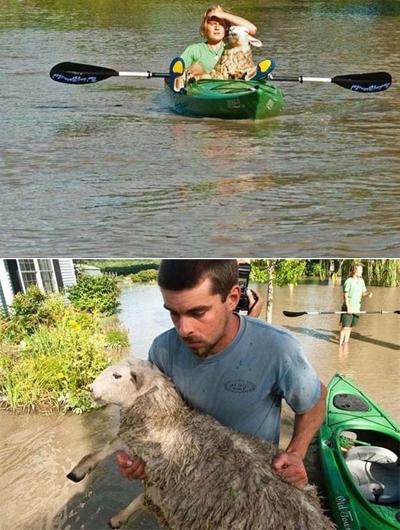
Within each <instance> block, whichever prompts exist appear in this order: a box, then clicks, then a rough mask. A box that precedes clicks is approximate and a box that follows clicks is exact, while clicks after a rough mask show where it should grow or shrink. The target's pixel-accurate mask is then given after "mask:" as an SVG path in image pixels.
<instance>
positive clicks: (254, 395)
mask: <svg viewBox="0 0 400 530" xmlns="http://www.w3.org/2000/svg"><path fill="white" fill-rule="evenodd" d="M149 360H150V361H151V362H152V363H154V364H155V365H156V366H157V367H158V368H159V369H160V370H161V371H162V372H164V373H165V374H166V375H168V376H169V377H170V378H171V379H172V380H173V382H174V383H175V385H176V386H177V387H178V388H179V390H180V391H181V393H182V395H183V397H184V399H185V400H186V402H187V403H188V404H189V405H191V406H192V407H193V408H195V409H197V410H199V411H201V412H203V413H206V414H209V415H210V416H213V417H214V418H216V419H217V420H218V421H219V422H220V423H222V424H223V425H227V426H229V427H231V428H233V429H235V430H237V431H241V432H246V433H250V434H254V435H256V436H258V437H259V438H263V439H265V440H269V441H271V442H273V443H276V444H278V442H279V434H280V419H281V401H282V399H285V401H286V402H287V403H288V404H289V405H290V407H291V408H292V409H293V410H294V411H295V412H297V413H299V414H302V413H304V412H307V411H308V410H309V409H311V408H312V407H313V406H314V405H315V404H316V403H317V401H318V400H319V398H320V381H319V378H318V376H317V374H316V373H315V371H314V369H313V368H312V367H311V365H310V364H309V362H308V361H307V359H306V358H305V356H304V354H303V351H302V349H301V346H300V344H299V342H298V341H297V339H295V338H294V337H293V336H292V335H290V334H289V333H288V332H286V331H285V330H283V329H280V328H277V327H275V326H272V325H270V324H267V323H265V322H262V321H260V320H258V319H255V318H251V317H247V316H240V327H239V331H238V333H237V335H236V337H235V339H234V340H233V342H232V343H231V344H230V345H229V346H228V347H227V348H226V349H225V350H223V351H222V352H220V353H218V354H216V355H213V356H211V357H208V358H200V357H198V356H196V355H195V354H194V353H193V352H192V351H191V350H189V349H188V348H187V347H186V346H185V344H184V343H183V342H182V341H181V339H180V338H179V335H178V334H177V332H176V330H175V329H174V328H173V329H170V330H169V331H166V332H165V333H163V334H162V335H160V336H159V337H157V338H156V339H155V340H154V342H153V344H152V346H151V348H150V351H149Z"/></svg>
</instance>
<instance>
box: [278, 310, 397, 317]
mask: <svg viewBox="0 0 400 530" xmlns="http://www.w3.org/2000/svg"><path fill="white" fill-rule="evenodd" d="M282 312H283V314H284V315H285V316H286V317H301V316H303V315H345V314H346V313H347V311H282ZM392 313H397V314H398V315H400V309H395V310H393V311H383V310H381V311H355V312H354V313H352V314H353V315H388V314H392Z"/></svg>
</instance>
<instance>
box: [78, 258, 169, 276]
mask: <svg viewBox="0 0 400 530" xmlns="http://www.w3.org/2000/svg"><path fill="white" fill-rule="evenodd" d="M81 263H84V264H87V265H94V266H95V267H98V268H99V269H100V270H101V272H103V273H112V274H117V275H118V276H128V275H129V274H135V273H136V272H139V271H141V270H146V269H154V270H157V269H158V267H159V264H160V260H154V259H131V260H130V259H116V260H112V259H105V260H97V259H90V260H82V261H81Z"/></svg>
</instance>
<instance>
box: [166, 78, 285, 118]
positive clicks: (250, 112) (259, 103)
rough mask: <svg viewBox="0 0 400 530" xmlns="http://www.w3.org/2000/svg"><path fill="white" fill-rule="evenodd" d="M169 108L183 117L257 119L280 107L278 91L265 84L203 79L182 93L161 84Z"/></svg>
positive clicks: (280, 99)
mask: <svg viewBox="0 0 400 530" xmlns="http://www.w3.org/2000/svg"><path fill="white" fill-rule="evenodd" d="M165 91H166V94H167V97H168V103H169V106H170V108H172V110H173V111H174V112H176V113H178V114H183V115H184V116H195V117H201V118H206V117H207V118H224V119H227V118H228V119H246V118H247V119H251V120H261V119H264V118H269V117H271V116H276V115H277V114H278V113H279V112H280V110H281V109H282V106H283V96H282V92H281V91H280V90H279V88H276V87H275V86H273V85H270V84H269V83H267V82H266V81H263V80H262V81H243V80H217V79H203V80H201V81H197V82H194V83H189V84H188V85H187V87H186V88H185V89H184V90H183V92H182V93H176V92H174V91H173V90H172V89H171V88H170V86H169V85H168V83H166V84H165Z"/></svg>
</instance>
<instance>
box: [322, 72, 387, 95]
mask: <svg viewBox="0 0 400 530" xmlns="http://www.w3.org/2000/svg"><path fill="white" fill-rule="evenodd" d="M332 83H335V84H336V85H339V86H341V87H343V88H348V89H349V90H353V91H354V92H365V93H368V92H381V91H382V90H386V89H388V88H389V87H390V85H391V84H392V76H391V75H390V74H388V73H387V72H374V73H371V74H348V75H337V76H335V77H333V78H332Z"/></svg>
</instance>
